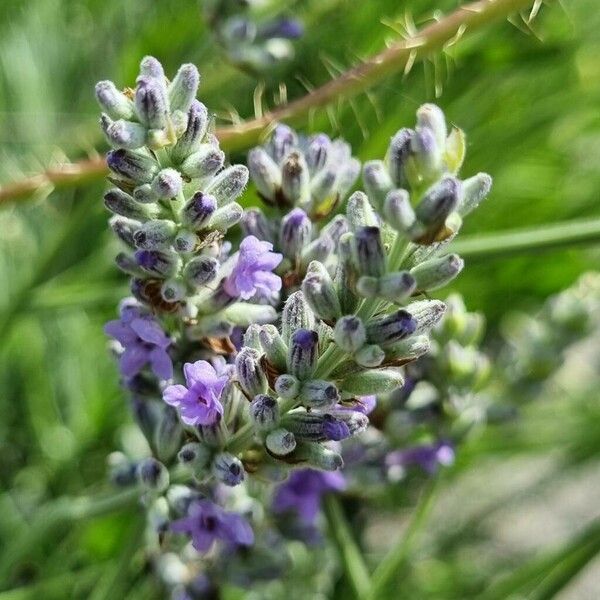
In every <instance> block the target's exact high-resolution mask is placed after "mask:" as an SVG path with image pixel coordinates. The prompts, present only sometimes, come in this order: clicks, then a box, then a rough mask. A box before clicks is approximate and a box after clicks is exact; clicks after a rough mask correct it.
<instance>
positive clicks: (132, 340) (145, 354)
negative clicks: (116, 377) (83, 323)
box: [104, 301, 173, 379]
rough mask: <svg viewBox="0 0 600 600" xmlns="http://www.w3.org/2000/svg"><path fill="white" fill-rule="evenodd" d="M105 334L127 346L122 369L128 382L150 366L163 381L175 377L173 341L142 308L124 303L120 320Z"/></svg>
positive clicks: (112, 322)
mask: <svg viewBox="0 0 600 600" xmlns="http://www.w3.org/2000/svg"><path fill="white" fill-rule="evenodd" d="M104 332H105V333H106V334H107V335H109V336H110V337H112V338H114V339H115V340H117V341H118V342H119V343H120V344H121V346H123V353H122V354H121V357H120V359H119V369H120V371H121V374H122V375H123V376H124V377H125V378H126V379H131V378H132V377H135V376H136V375H137V374H138V373H139V372H140V371H141V370H142V369H143V368H144V367H145V366H146V365H150V368H151V369H152V372H153V373H154V374H155V375H156V376H157V377H158V378H160V379H170V378H171V377H173V363H172V362H171V357H170V356H169V354H168V352H167V348H168V347H169V346H170V345H171V339H170V338H169V337H168V336H167V335H166V334H165V332H164V331H163V330H162V329H161V327H160V325H159V324H158V322H157V321H155V320H154V318H153V317H152V316H151V315H149V314H147V313H145V312H143V310H142V308H141V307H140V306H137V305H136V304H134V303H133V302H131V301H126V302H123V303H122V305H121V309H120V318H119V319H116V320H114V321H109V322H108V323H107V324H106V325H105V326H104Z"/></svg>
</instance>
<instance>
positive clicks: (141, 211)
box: [104, 188, 153, 221]
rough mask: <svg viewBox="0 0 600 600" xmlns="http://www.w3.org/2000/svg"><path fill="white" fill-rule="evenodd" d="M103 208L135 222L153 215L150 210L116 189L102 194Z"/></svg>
mask: <svg viewBox="0 0 600 600" xmlns="http://www.w3.org/2000/svg"><path fill="white" fill-rule="evenodd" d="M104 206H106V208H108V210H110V211H111V212H113V213H115V214H117V215H121V216H122V217H127V218H128V219H135V220H137V221H146V220H147V219H149V218H150V217H151V216H152V214H153V211H152V209H151V208H149V207H146V206H144V205H142V204H138V203H137V202H136V201H135V200H134V199H133V198H132V197H131V196H130V195H129V194H126V193H125V192H123V191H121V190H120V189H118V188H113V189H111V190H108V192H106V194H104Z"/></svg>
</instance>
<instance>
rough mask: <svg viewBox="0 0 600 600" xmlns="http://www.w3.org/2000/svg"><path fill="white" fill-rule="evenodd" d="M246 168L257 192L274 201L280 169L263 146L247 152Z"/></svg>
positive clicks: (278, 185)
mask: <svg viewBox="0 0 600 600" xmlns="http://www.w3.org/2000/svg"><path fill="white" fill-rule="evenodd" d="M248 170H249V171H250V177H251V178H252V181H254V185H255V186H256V189H257V190H258V193H259V194H260V195H261V196H262V197H263V198H264V199H265V200H266V201H267V202H271V203H273V202H275V199H276V196H277V193H278V192H279V190H280V189H281V169H280V168H279V166H278V165H277V164H276V163H275V161H274V160H273V159H272V158H271V157H270V156H269V155H268V154H267V152H266V151H265V150H264V149H263V148H260V147H258V148H253V149H252V150H250V152H248ZM260 239H262V238H260Z"/></svg>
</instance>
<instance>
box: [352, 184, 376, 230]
mask: <svg viewBox="0 0 600 600" xmlns="http://www.w3.org/2000/svg"><path fill="white" fill-rule="evenodd" d="M346 216H347V218H348V221H349V223H350V227H351V229H352V230H353V231H357V230H358V229H360V228H364V227H378V226H379V217H378V216H377V213H376V212H375V211H374V210H373V207H372V206H371V203H370V202H369V199H368V198H367V195H366V194H365V193H364V192H354V194H352V196H350V198H349V199H348V204H347V205H346Z"/></svg>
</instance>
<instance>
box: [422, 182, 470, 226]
mask: <svg viewBox="0 0 600 600" xmlns="http://www.w3.org/2000/svg"><path fill="white" fill-rule="evenodd" d="M461 195H462V186H461V183H460V181H459V180H458V179H456V178H455V177H444V179H442V180H441V181H440V182H439V183H437V184H435V185H434V186H433V187H431V188H429V190H428V191H427V192H426V194H425V196H424V197H423V199H422V200H421V202H419V205H418V206H417V208H416V211H415V213H416V216H417V219H418V220H419V221H420V222H421V223H422V224H423V225H425V226H430V225H437V224H441V223H443V222H444V221H445V220H446V218H447V217H448V215H449V214H450V213H451V212H452V211H453V210H454V209H455V208H456V206H457V205H458V202H459V200H460V198H461Z"/></svg>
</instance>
